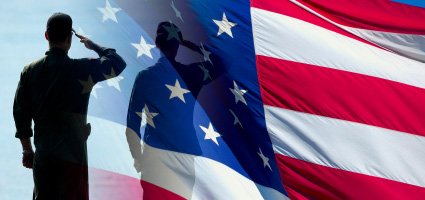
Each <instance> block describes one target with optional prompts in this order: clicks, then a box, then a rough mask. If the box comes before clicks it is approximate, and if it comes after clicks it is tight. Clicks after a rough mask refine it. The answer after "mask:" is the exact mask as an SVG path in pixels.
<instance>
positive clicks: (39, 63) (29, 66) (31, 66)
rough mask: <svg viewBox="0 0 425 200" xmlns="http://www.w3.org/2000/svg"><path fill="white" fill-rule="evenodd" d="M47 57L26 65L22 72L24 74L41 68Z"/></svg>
mask: <svg viewBox="0 0 425 200" xmlns="http://www.w3.org/2000/svg"><path fill="white" fill-rule="evenodd" d="M46 57H47V56H43V57H41V58H39V59H37V60H34V61H32V62H31V63H29V64H27V65H25V67H24V69H23V70H22V72H26V71H28V70H31V69H34V68H37V67H39V66H41V65H42V64H43V62H44V60H45V59H46Z"/></svg>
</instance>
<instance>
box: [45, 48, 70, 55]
mask: <svg viewBox="0 0 425 200" xmlns="http://www.w3.org/2000/svg"><path fill="white" fill-rule="evenodd" d="M49 54H52V55H56V56H67V57H68V55H67V54H66V52H65V51H64V50H63V49H61V48H58V47H51V48H50V49H49V50H48V51H46V55H49Z"/></svg>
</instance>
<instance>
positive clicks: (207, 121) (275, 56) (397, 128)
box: [28, 0, 425, 199]
mask: <svg viewBox="0 0 425 200" xmlns="http://www.w3.org/2000/svg"><path fill="white" fill-rule="evenodd" d="M77 3H78V2H77V1H76V2H75V4H77ZM80 3H84V9H83V11H84V14H81V15H80V16H79V12H77V11H74V12H71V13H69V14H70V15H71V16H72V17H73V19H74V26H78V28H77V27H74V28H76V30H77V32H79V33H81V34H83V35H86V36H89V35H90V37H91V39H93V40H94V41H95V42H98V43H99V44H102V45H105V46H107V47H112V48H116V49H117V52H118V53H119V54H120V55H121V56H122V57H123V58H124V59H125V60H126V62H127V64H128V67H127V68H126V69H125V70H124V72H123V73H122V74H120V75H119V76H118V77H116V78H114V79H109V80H107V81H104V82H101V83H98V84H97V85H96V86H95V87H94V88H93V90H92V92H91V99H90V106H89V115H90V116H89V122H91V123H92V126H93V133H92V135H91V136H90V138H89V141H88V147H89V166H90V167H91V173H90V176H91V177H90V178H91V179H90V184H91V186H92V188H91V191H92V194H91V196H92V197H93V198H98V199H119V198H124V199H132V198H133V199H138V198H140V197H141V196H144V197H145V198H149V199H181V198H183V199H288V198H290V199H422V198H423V197H424V196H425V188H424V187H425V173H424V170H422V168H423V166H425V158H424V157H423V156H422V155H423V154H424V153H425V139H424V136H425V125H424V123H423V121H425V116H424V113H425V106H424V105H423V104H422V102H423V100H425V90H424V88H425V78H424V77H425V65H424V64H423V62H424V61H425V56H424V54H425V51H424V50H423V49H424V45H425V42H424V41H425V40H424V35H425V21H424V20H425V8H422V7H420V6H421V5H420V4H413V5H408V4H405V3H403V2H402V1H400V0H399V1H398V2H396V1H389V0H373V1H366V0H350V1H349V0H339V1H335V0H251V1H248V0H228V1H213V0H203V1H199V0H145V1H143V0H139V1H133V0H115V1H113V0H96V1H94V0H93V1H82V2H80ZM70 4H74V3H70ZM72 6H75V5H72ZM58 11H59V10H58ZM81 16H84V17H81ZM47 18H48V17H46V19H45V20H47ZM162 21H170V22H172V23H174V24H176V25H177V26H178V27H179V28H180V30H181V32H182V33H183V37H184V38H185V39H188V40H191V41H192V42H194V43H195V44H197V45H199V46H200V47H202V49H203V50H202V54H201V55H198V54H195V53H193V52H190V51H188V50H187V49H185V48H183V47H181V49H180V51H179V54H178V56H177V58H176V60H177V61H179V62H182V63H197V62H199V61H202V62H204V63H211V64H212V67H211V68H209V70H210V71H208V72H209V73H214V70H219V69H220V70H221V69H225V72H220V74H221V75H220V76H219V77H218V78H216V79H214V80H213V81H211V83H208V84H206V85H204V86H203V87H202V89H201V91H200V92H199V94H198V96H197V98H196V99H195V98H194V96H191V95H192V94H191V92H185V93H184V94H182V95H183V98H184V102H183V99H182V98H180V97H176V96H175V97H174V98H171V96H170V95H171V94H172V92H173V91H172V90H171V89H170V87H167V86H166V85H168V86H174V87H176V86H177V85H176V84H177V83H176V80H179V81H180V82H179V87H181V88H182V89H185V90H187V91H189V90H188V89H189V86H188V85H187V84H186V83H184V81H182V80H183V79H181V76H182V75H181V74H178V73H175V72H173V73H174V74H172V76H164V78H163V79H161V80H157V81H155V84H159V85H154V86H152V87H153V88H159V89H158V90H157V93H158V95H157V96H155V98H163V97H165V99H158V101H161V102H168V104H167V105H168V106H170V105H172V106H175V107H176V108H178V113H184V115H181V116H176V112H177V111H176V110H172V111H173V112H171V111H170V112H158V110H161V108H154V109H151V108H150V107H149V110H148V111H147V110H146V109H145V110H144V114H140V116H142V118H145V120H144V123H142V126H141V127H140V131H141V135H140V137H141V139H142V140H143V139H144V138H145V139H146V138H147V137H146V136H144V135H143V134H144V130H145V128H146V127H151V128H152V127H153V126H152V125H153V124H154V128H155V129H156V130H157V131H158V132H161V133H163V135H162V136H161V137H159V136H155V135H151V136H149V137H150V138H153V139H146V141H142V143H143V155H144V157H143V158H144V160H143V162H142V164H143V171H142V174H138V173H136V172H135V169H134V168H133V166H132V164H133V163H132V158H131V156H130V152H129V151H128V145H127V142H126V141H125V129H126V126H127V122H126V119H127V110H128V104H129V101H130V95H131V91H132V89H133V84H134V81H135V78H136V75H137V74H138V73H139V72H140V71H141V70H143V69H147V68H148V67H150V66H152V65H154V64H155V63H156V62H157V60H158V58H159V57H160V53H159V50H158V49H157V48H155V42H154V39H155V32H156V28H157V25H158V23H159V22H162ZM43 22H44V21H43ZM170 34H171V33H170ZM201 44H202V45H201ZM76 45H78V44H73V47H72V48H77V49H78V48H80V47H75V46H76ZM71 53H72V52H71ZM73 55H74V56H77V57H78V56H87V52H86V53H84V52H83V51H82V52H75V53H74V54H73ZM210 55H216V56H218V57H219V58H220V60H221V61H222V62H219V63H216V62H212V61H211V60H210V58H209V56H210ZM92 56H93V57H94V56H95V55H92ZM71 57H72V55H71ZM28 62H30V61H28ZM217 65H220V66H217ZM200 68H201V66H200ZM205 75H206V74H205ZM206 77H207V78H208V76H206ZM202 78H204V77H202ZM160 81H163V82H162V83H161V82H160ZM156 86H158V87H156ZM159 94H162V95H159ZM169 97H170V98H169ZM187 105H189V106H187ZM152 113H154V114H152ZM148 116H149V117H148ZM164 116H167V118H168V119H175V120H181V119H183V120H184V119H186V118H188V119H190V120H191V121H189V122H186V123H183V124H184V125H185V127H182V129H181V130H189V131H181V132H175V131H173V130H169V127H170V125H169V124H167V123H159V122H166V121H164V120H163V121H160V120H159V119H160V118H161V117H164ZM146 118H147V119H146ZM156 120H158V121H156ZM155 122H156V123H155ZM168 122H169V123H171V124H172V123H175V122H173V121H168ZM187 124H189V125H190V126H187ZM167 135H168V137H166V136H167ZM149 137H148V138H149ZM188 138H192V139H188ZM105 177H106V178H105ZM139 179H141V183H142V185H143V189H142V188H141V187H140V184H139ZM93 185H95V186H96V187H93ZM105 188H106V189H105ZM114 190H115V192H111V191H114Z"/></svg>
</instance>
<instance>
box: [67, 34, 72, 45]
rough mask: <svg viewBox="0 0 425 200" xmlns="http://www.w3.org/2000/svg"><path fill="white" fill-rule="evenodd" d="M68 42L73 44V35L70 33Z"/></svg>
mask: <svg viewBox="0 0 425 200" xmlns="http://www.w3.org/2000/svg"><path fill="white" fill-rule="evenodd" d="M66 42H68V43H71V42H72V33H70V34H69V35H68V37H67V38H66Z"/></svg>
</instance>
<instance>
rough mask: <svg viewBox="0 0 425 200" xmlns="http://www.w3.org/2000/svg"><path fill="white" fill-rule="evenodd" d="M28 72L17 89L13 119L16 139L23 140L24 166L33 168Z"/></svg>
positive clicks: (22, 74) (23, 75) (22, 76)
mask: <svg viewBox="0 0 425 200" xmlns="http://www.w3.org/2000/svg"><path fill="white" fill-rule="evenodd" d="M26 78H27V77H26V70H25V69H24V71H23V72H22V73H21V78H20V80H19V83H18V88H17V89H16V94H15V100H14V102H13V117H14V119H15V126H16V133H15V137H16V138H19V139H20V140H21V144H22V150H23V152H24V154H23V157H22V164H23V166H25V167H27V168H32V162H33V161H32V158H33V155H34V152H33V149H32V144H31V139H30V137H32V136H33V131H32V128H31V121H32V117H31V106H30V96H29V93H28V92H29V91H27V88H26V87H25V85H26V84H25V82H26Z"/></svg>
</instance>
